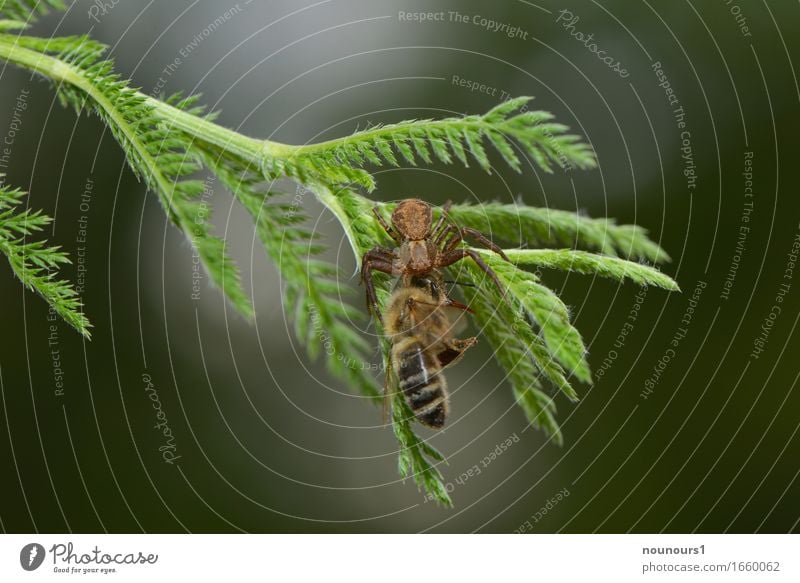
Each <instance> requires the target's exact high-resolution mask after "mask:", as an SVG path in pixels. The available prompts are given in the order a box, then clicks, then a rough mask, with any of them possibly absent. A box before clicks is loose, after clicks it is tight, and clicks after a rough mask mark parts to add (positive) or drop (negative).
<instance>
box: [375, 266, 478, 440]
mask: <svg viewBox="0 0 800 583" xmlns="http://www.w3.org/2000/svg"><path fill="white" fill-rule="evenodd" d="M465 311H467V312H468V311H470V309H469V307H467V306H465V305H463V304H461V303H459V302H457V301H454V300H452V299H450V298H449V297H448V296H447V294H446V293H445V292H444V289H443V282H442V281H441V277H440V276H439V275H438V273H436V272H432V273H429V274H428V275H426V276H425V277H413V278H411V279H410V281H409V285H402V284H401V285H400V286H399V287H398V288H396V289H395V291H394V292H393V293H392V296H391V298H390V299H389V302H388V304H387V308H386V312H385V315H384V321H385V323H386V333H387V335H388V336H389V338H390V340H391V344H392V348H391V359H390V366H391V368H392V370H393V371H394V372H395V373H396V375H397V388H398V389H399V390H400V391H401V392H402V393H403V396H404V398H405V400H406V402H407V403H408V405H409V407H411V410H412V411H413V412H414V416H415V417H416V419H417V420H418V421H419V422H420V423H422V424H423V425H426V426H428V427H432V428H435V429H440V428H442V427H443V426H444V423H445V420H446V418H447V413H448V392H447V382H446V380H445V377H444V374H443V370H444V369H445V368H447V367H448V366H450V365H452V364H454V363H456V362H458V361H459V360H460V359H461V358H462V357H463V356H464V352H465V351H466V350H467V349H469V348H470V347H472V346H474V345H475V344H476V343H477V339H476V338H474V337H473V338H467V339H464V340H460V339H458V338H455V337H454V334H455V329H454V326H456V325H457V323H458V322H459V318H458V316H460V315H462V314H463V312H465ZM454 316H455V317H454ZM391 376H392V375H391V371H387V376H386V395H385V398H386V399H388V395H389V385H390V378H391ZM387 403H388V401H386V400H385V404H384V406H385V407H386V406H387Z"/></svg>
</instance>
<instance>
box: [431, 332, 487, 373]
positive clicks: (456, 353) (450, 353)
mask: <svg viewBox="0 0 800 583" xmlns="http://www.w3.org/2000/svg"><path fill="white" fill-rule="evenodd" d="M477 343H478V339H477V338H475V337H472V338H467V339H466V340H452V341H450V342H449V343H448V345H447V348H445V349H444V350H442V351H441V352H439V353H438V354H437V355H436V358H438V359H439V364H440V365H441V366H442V368H443V369H445V368H447V367H448V366H452V365H454V364H455V363H457V362H458V361H459V360H461V359H462V357H463V356H464V353H465V352H466V351H467V350H469V349H470V348H472V347H473V346H475V345H476V344H477Z"/></svg>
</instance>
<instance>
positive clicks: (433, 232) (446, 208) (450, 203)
mask: <svg viewBox="0 0 800 583" xmlns="http://www.w3.org/2000/svg"><path fill="white" fill-rule="evenodd" d="M451 206H453V201H452V200H448V201H447V202H446V203H444V206H443V207H442V214H441V215H440V216H439V220H438V221H437V222H436V225H435V226H434V227H433V229H431V238H433V237H434V236H436V234H437V233H438V232H439V229H441V228H442V227H443V226H444V224H445V221H447V219H448V218H450V217H448V216H447V213H448V212H449V211H450V207H451ZM439 236H441V234H439ZM437 238H438V237H437Z"/></svg>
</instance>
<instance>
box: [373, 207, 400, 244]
mask: <svg viewBox="0 0 800 583" xmlns="http://www.w3.org/2000/svg"><path fill="white" fill-rule="evenodd" d="M372 214H374V215H375V218H376V219H378V222H379V223H380V225H381V227H383V230H384V231H386V234H388V235H389V236H390V237H391V238H392V240H393V241H394V242H395V243H397V244H398V245H399V244H400V243H402V242H403V238H402V237H401V236H400V233H398V232H397V231H396V230H395V228H394V227H393V226H391V225H390V224H389V223H387V222H386V219H385V218H383V215H382V214H381V209H380V208H378V207H377V206H374V207H372Z"/></svg>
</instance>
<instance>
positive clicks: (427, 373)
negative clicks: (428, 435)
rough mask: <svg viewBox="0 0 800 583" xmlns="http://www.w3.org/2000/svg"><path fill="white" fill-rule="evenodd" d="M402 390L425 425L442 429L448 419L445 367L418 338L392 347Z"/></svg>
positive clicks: (409, 339)
mask: <svg viewBox="0 0 800 583" xmlns="http://www.w3.org/2000/svg"><path fill="white" fill-rule="evenodd" d="M392 360H393V362H394V367H395V370H396V371H397V377H398V379H399V384H400V390H401V391H403V395H404V396H405V398H406V402H407V403H408V404H409V406H410V407H411V410H412V411H414V415H415V416H416V418H417V420H418V421H419V422H420V423H422V424H423V425H427V426H428V427H434V428H436V429H439V428H441V427H443V426H444V422H445V418H446V417H447V383H446V381H445V379H444V375H443V374H442V367H441V365H440V364H439V361H438V360H437V359H436V356H435V355H434V354H431V351H426V350H425V347H424V346H423V345H422V343H420V342H419V341H418V340H416V339H414V338H406V339H404V340H403V341H401V342H399V343H398V344H396V345H394V346H393V347H392Z"/></svg>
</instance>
